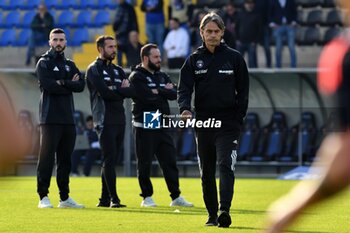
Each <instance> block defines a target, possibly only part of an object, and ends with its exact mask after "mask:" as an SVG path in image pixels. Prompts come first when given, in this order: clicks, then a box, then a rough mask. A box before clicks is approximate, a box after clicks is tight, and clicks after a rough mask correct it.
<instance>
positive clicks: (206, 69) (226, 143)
mask: <svg viewBox="0 0 350 233" xmlns="http://www.w3.org/2000/svg"><path fill="white" fill-rule="evenodd" d="M199 28H200V33H201V37H202V40H203V46H201V47H199V48H198V49H197V50H196V51H195V52H193V53H192V55H190V57H189V58H187V60H186V62H185V64H184V66H183V67H182V68H181V72H180V80H179V89H178V103H179V107H180V113H181V115H182V117H183V118H185V119H186V118H191V117H192V116H193V113H192V111H191V109H192V108H191V99H192V93H193V91H195V101H194V105H195V114H196V120H201V121H206V120H210V119H216V120H220V121H221V126H220V127H217V128H210V129H201V128H196V138H197V144H198V145H197V148H198V158H199V165H200V172H201V178H202V189H203V197H204V202H205V205H206V208H207V210H208V213H209V218H208V221H207V223H206V226H216V225H218V226H219V227H229V226H230V224H231V217H230V215H229V211H230V207H231V201H232V198H233V188H234V181H235V175H234V170H235V167H234V166H235V163H236V157H237V144H238V139H239V135H240V131H241V127H242V122H243V118H244V117H245V115H246V112H247V107H248V92H249V76H248V71H247V66H246V63H245V61H244V59H243V57H242V56H241V55H240V54H239V53H238V52H237V51H236V50H233V49H231V48H230V47H228V46H227V45H226V44H225V43H221V39H222V37H223V34H224V31H225V25H224V22H223V21H222V19H221V17H220V16H219V15H217V14H215V13H208V14H207V15H206V16H204V18H203V19H202V21H201V23H200V26H199ZM216 162H218V165H219V175H220V209H219V208H218V198H217V189H216V179H215V172H216ZM218 210H220V212H219V215H218V213H217V212H218Z"/></svg>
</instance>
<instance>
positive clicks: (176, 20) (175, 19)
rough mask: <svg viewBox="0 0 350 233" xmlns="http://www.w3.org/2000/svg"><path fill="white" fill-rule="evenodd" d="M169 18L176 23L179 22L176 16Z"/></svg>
mask: <svg viewBox="0 0 350 233" xmlns="http://www.w3.org/2000/svg"><path fill="white" fill-rule="evenodd" d="M170 20H174V21H175V22H176V23H178V24H180V20H179V19H178V18H175V17H174V18H171V19H170Z"/></svg>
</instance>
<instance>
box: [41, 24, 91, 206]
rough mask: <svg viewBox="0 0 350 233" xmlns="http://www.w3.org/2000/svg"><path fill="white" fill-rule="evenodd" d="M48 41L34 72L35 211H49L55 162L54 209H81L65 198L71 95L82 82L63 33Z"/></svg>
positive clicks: (71, 133) (71, 137) (72, 138)
mask: <svg viewBox="0 0 350 233" xmlns="http://www.w3.org/2000/svg"><path fill="white" fill-rule="evenodd" d="M49 38H50V39H49V45H50V49H49V50H48V51H47V52H46V53H45V54H43V55H42V56H41V58H40V59H39V61H38V63H37V65H36V71H35V73H36V76H37V78H38V80H39V87H40V91H41V97H40V106H39V121H40V122H39V123H40V150H39V160H38V167H37V192H38V194H39V197H40V201H39V205H38V208H52V207H53V206H52V204H51V202H50V200H49V198H48V193H49V187H50V182H51V176H52V169H53V167H54V165H55V161H56V163H57V169H56V172H57V175H56V180H57V185H58V189H59V194H60V202H59V205H58V208H84V206H83V205H81V204H78V203H76V202H75V201H74V200H73V199H72V198H71V197H69V173H70V170H71V155H72V152H73V149H74V144H75V138H76V131H75V124H74V116H73V114H74V101H73V92H82V91H83V90H84V86H85V81H84V79H83V78H82V75H81V73H80V71H79V70H78V68H77V67H76V65H75V63H74V62H73V61H72V60H69V59H67V58H66V57H65V55H64V50H65V48H66V45H67V40H66V34H65V32H64V30H63V29H60V28H55V29H53V30H52V31H51V32H50V36H49Z"/></svg>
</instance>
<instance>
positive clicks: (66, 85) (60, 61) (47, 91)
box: [35, 49, 85, 124]
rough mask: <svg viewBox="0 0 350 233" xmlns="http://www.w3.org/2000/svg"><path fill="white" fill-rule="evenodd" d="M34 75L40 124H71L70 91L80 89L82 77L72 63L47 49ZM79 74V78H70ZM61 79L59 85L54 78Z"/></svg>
mask: <svg viewBox="0 0 350 233" xmlns="http://www.w3.org/2000/svg"><path fill="white" fill-rule="evenodd" d="M35 73H36V76H37V78H38V80H39V87H40V90H41V97H40V106H39V123H40V124H74V117H73V113H74V101H73V94H72V93H73V92H82V91H83V90H84V86H85V81H84V79H83V78H82V77H81V73H80V72H79V70H78V68H77V67H76V65H75V63H74V62H73V61H71V60H69V59H67V58H66V57H65V56H64V53H57V52H55V51H54V50H52V49H50V50H49V51H47V52H46V53H45V54H43V55H42V56H41V58H40V59H39V61H38V63H37V65H36V71H35ZM75 74H79V80H78V81H72V78H73V76H74V75H75ZM58 80H60V82H61V83H62V85H59V84H58V83H57V81H58Z"/></svg>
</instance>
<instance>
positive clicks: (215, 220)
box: [205, 215, 218, 227]
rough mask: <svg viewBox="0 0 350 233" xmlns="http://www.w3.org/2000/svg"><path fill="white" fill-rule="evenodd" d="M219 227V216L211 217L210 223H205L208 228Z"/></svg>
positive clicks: (209, 218)
mask: <svg viewBox="0 0 350 233" xmlns="http://www.w3.org/2000/svg"><path fill="white" fill-rule="evenodd" d="M217 225H218V216H216V215H215V216H209V217H208V221H207V222H206V223H205V226H207V227H213V226H217Z"/></svg>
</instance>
